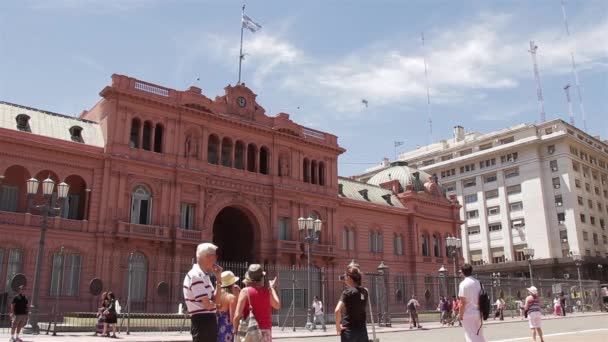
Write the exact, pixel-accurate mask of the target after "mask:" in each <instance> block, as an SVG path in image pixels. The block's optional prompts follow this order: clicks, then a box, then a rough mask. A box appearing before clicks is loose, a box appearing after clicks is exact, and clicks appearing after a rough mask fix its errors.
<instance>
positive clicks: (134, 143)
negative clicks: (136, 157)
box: [129, 118, 141, 148]
mask: <svg viewBox="0 0 608 342" xmlns="http://www.w3.org/2000/svg"><path fill="white" fill-rule="evenodd" d="M140 128H141V121H139V119H138V118H134V119H133V120H131V134H130V135H129V147H130V148H139V130H140Z"/></svg>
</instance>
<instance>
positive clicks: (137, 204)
mask: <svg viewBox="0 0 608 342" xmlns="http://www.w3.org/2000/svg"><path fill="white" fill-rule="evenodd" d="M151 221H152V194H151V193H150V191H148V189H146V188H145V187H144V186H142V185H138V186H137V187H136V188H135V190H133V195H132V198H131V223H135V224H151Z"/></svg>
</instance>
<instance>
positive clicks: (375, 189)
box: [338, 177, 405, 208]
mask: <svg viewBox="0 0 608 342" xmlns="http://www.w3.org/2000/svg"><path fill="white" fill-rule="evenodd" d="M338 184H339V185H338V186H339V187H341V188H342V189H341V191H340V192H339V193H338V196H339V197H341V198H348V199H352V200H355V201H361V202H367V203H374V204H380V205H385V206H389V207H395V208H405V206H404V205H403V203H401V201H400V200H399V198H397V196H395V194H393V192H392V191H391V190H387V189H384V188H381V187H379V186H375V185H370V184H366V183H362V182H358V181H356V180H352V179H349V178H343V177H338Z"/></svg>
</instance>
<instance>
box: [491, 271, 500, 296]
mask: <svg viewBox="0 0 608 342" xmlns="http://www.w3.org/2000/svg"><path fill="white" fill-rule="evenodd" d="M491 277H492V302H494V299H495V298H494V288H498V297H500V272H496V273H494V272H492V276H491Z"/></svg>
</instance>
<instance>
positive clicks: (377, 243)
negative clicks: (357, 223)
mask: <svg viewBox="0 0 608 342" xmlns="http://www.w3.org/2000/svg"><path fill="white" fill-rule="evenodd" d="M383 248H384V247H383V242H382V233H380V232H378V231H374V230H372V231H370V233H369V251H370V252H372V253H382V250H383Z"/></svg>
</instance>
